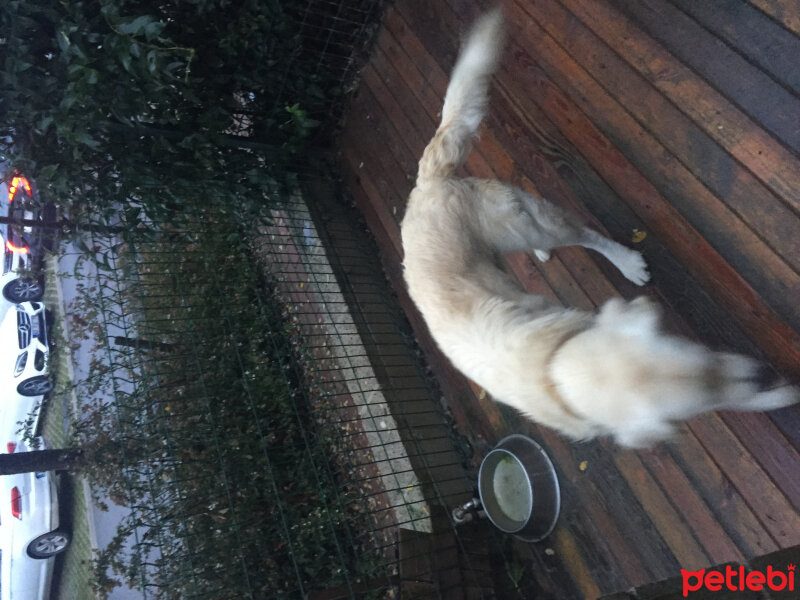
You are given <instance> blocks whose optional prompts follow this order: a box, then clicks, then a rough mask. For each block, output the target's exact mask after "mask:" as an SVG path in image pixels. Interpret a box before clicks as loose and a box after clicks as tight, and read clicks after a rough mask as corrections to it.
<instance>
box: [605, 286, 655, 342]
mask: <svg viewBox="0 0 800 600" xmlns="http://www.w3.org/2000/svg"><path fill="white" fill-rule="evenodd" d="M597 323H598V325H600V326H601V327H609V328H611V329H614V330H615V331H619V332H623V333H626V334H628V335H635V336H641V337H649V336H652V335H653V334H655V333H656V332H657V331H658V329H659V325H660V323H661V308H660V307H659V306H658V305H657V304H656V303H655V302H653V301H652V300H650V299H649V298H648V297H647V296H639V297H638V298H636V299H635V300H632V301H631V302H626V301H624V300H622V299H620V298H612V299H611V300H609V301H608V302H606V303H605V304H604V305H603V307H602V308H601V309H600V314H599V315H598V317H597Z"/></svg>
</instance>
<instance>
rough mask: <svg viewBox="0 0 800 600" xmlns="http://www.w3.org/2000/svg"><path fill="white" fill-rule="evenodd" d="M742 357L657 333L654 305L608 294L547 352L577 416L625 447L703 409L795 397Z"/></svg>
mask: <svg viewBox="0 0 800 600" xmlns="http://www.w3.org/2000/svg"><path fill="white" fill-rule="evenodd" d="M765 372H766V371H765V369H764V368H762V367H761V365H760V364H759V363H758V362H757V361H755V360H753V359H750V358H747V357H744V356H740V355H737V354H727V353H717V352H712V351H710V350H708V349H706V348H704V347H703V346H701V345H699V344H696V343H694V342H690V341H689V340H686V339H683V338H680V337H677V336H674V335H669V334H666V333H664V331H663V329H662V326H661V312H660V309H659V308H658V306H657V305H656V304H654V303H653V302H651V301H650V300H648V299H647V298H644V297H641V298H637V299H636V300H633V301H632V302H626V301H623V300H621V299H614V300H611V301H609V302H607V303H606V304H605V305H604V306H603V307H602V309H601V310H600V312H599V313H598V314H597V317H596V319H595V322H594V324H593V326H592V327H590V328H589V329H588V330H586V331H585V332H583V333H581V334H579V335H576V336H575V337H573V338H572V339H570V340H569V341H568V342H567V343H566V344H564V346H563V348H561V349H560V350H559V351H558V352H557V353H556V355H555V357H554V360H553V364H552V376H553V379H554V381H556V382H557V383H558V385H559V389H560V390H561V391H562V393H563V394H564V397H565V398H566V399H567V400H568V401H569V402H570V403H571V404H573V405H574V406H575V407H576V409H578V410H579V411H580V413H581V414H585V415H586V416H588V417H590V418H592V419H598V420H600V421H601V422H602V423H603V424H604V425H606V426H607V428H608V429H609V430H610V431H612V432H614V434H615V436H616V438H617V440H618V441H619V442H620V443H622V444H624V445H628V446H645V445H650V444H651V443H653V442H655V441H658V440H660V439H664V438H666V437H669V436H670V435H671V434H672V432H673V430H674V427H673V423H675V422H677V421H681V420H684V419H688V418H691V417H693V416H696V415H698V414H700V413H703V412H706V411H709V410H718V409H735V410H772V409H775V408H781V407H783V406H787V405H789V404H792V403H793V402H797V401H798V400H800V394H798V390H797V389H796V388H793V387H790V386H788V385H787V384H786V382H784V381H780V380H779V381H768V380H767V379H765V377H764V374H765Z"/></svg>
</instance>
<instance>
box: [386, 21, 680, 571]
mask: <svg viewBox="0 0 800 600" xmlns="http://www.w3.org/2000/svg"><path fill="white" fill-rule="evenodd" d="M404 16H405V15H404ZM387 23H388V26H389V27H390V28H393V25H392V21H391V17H388V18H387ZM417 27H418V26H417V24H415V32H417V33H418V29H417ZM397 30H398V31H404V29H403V28H400V27H397ZM403 46H404V47H408V45H407V44H406V43H405V39H404V43H403ZM481 145H482V142H481ZM554 264H555V263H554ZM551 276H553V277H554V278H556V279H558V280H559V282H560V283H561V284H562V285H561V286H560V287H559V288H558V289H559V290H560V291H561V293H564V290H565V286H566V288H568V289H573V290H574V291H573V292H572V293H575V294H578V293H579V292H578V289H579V288H576V287H575V288H573V286H574V283H571V282H569V281H568V279H569V278H568V274H566V272H565V271H564V270H563V265H562V266H558V267H555V270H554V271H553V273H552V274H551ZM497 426H501V424H498V425H497ZM616 477H617V478H618V477H619V476H618V475H617V476H616ZM623 485H624V484H623ZM618 486H619V484H617V487H618ZM593 504H594V503H593ZM598 516H599V515H598ZM640 519H644V520H646V519H647V517H646V516H645V515H644V514H641V516H640ZM642 522H643V521H642ZM607 533H608V534H609V535H612V533H611V531H609V532H607ZM641 545H642V546H648V548H649V549H648V550H647V552H653V551H654V548H650V547H652V546H653V541H652V540H648V542H646V543H644V542H643V543H642V544H641ZM656 547H657V545H656ZM641 550H642V549H641V548H639V549H638V551H641ZM662 550H665V547H663V546H662ZM638 551H637V553H638ZM614 552H615V553H616V554H618V553H619V552H618V550H617V549H616V548H615V549H614ZM633 556H635V554H630V557H633ZM665 560H666V561H671V560H672V558H671V557H670V555H669V553H668V551H667V553H666V554H663V553H662V554H659V559H658V560H657V562H660V563H661V564H663V562H664V561H665ZM639 578H640V579H643V580H644V579H645V578H646V576H644V577H643V576H642V575H641V574H640V575H639Z"/></svg>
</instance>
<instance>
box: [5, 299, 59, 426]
mask: <svg viewBox="0 0 800 600" xmlns="http://www.w3.org/2000/svg"><path fill="white" fill-rule="evenodd" d="M5 306H6V305H4V304H0V310H3V308H4V307H5ZM47 334H48V332H47V312H46V310H45V306H44V304H43V303H41V302H23V303H21V304H13V305H11V306H10V308H6V309H5V314H1V313H0V397H2V399H3V402H2V403H0V404H1V405H2V406H0V419H2V428H0V435H2V434H5V435H6V436H8V435H11V434H12V433H16V432H17V431H18V430H19V429H21V427H22V426H21V425H20V423H30V424H32V425H33V429H32V431H34V432H35V431H37V430H38V429H37V428H38V420H39V415H40V408H41V405H42V401H43V400H44V396H45V394H47V393H48V392H50V390H51V389H52V387H53V384H52V382H51V381H50V378H49V377H48V363H49V361H50V349H49V346H48V340H47Z"/></svg>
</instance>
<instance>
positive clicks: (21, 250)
mask: <svg viewBox="0 0 800 600" xmlns="http://www.w3.org/2000/svg"><path fill="white" fill-rule="evenodd" d="M6 248H8V249H9V250H10V251H11V252H16V253H17V254H27V253H28V249H27V248H25V247H24V246H23V247H22V248H17V247H16V246H15V245H14V244H12V243H11V242H6Z"/></svg>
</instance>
